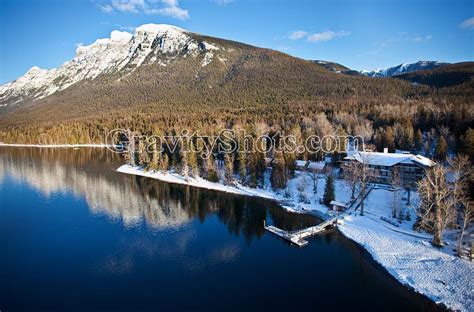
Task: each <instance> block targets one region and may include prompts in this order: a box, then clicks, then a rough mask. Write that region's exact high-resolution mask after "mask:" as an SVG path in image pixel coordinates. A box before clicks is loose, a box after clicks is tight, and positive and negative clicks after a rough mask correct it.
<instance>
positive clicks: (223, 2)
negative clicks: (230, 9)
mask: <svg viewBox="0 0 474 312" xmlns="http://www.w3.org/2000/svg"><path fill="white" fill-rule="evenodd" d="M211 2H214V3H216V4H218V5H228V4H229V3H232V2H234V0H211Z"/></svg>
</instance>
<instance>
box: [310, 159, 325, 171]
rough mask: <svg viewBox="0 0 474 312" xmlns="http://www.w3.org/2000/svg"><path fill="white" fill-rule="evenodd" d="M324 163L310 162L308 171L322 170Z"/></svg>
mask: <svg viewBox="0 0 474 312" xmlns="http://www.w3.org/2000/svg"><path fill="white" fill-rule="evenodd" d="M324 166H326V163H325V162H324V161H310V162H309V165H308V169H311V170H323V169H324Z"/></svg>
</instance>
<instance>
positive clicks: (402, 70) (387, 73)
mask: <svg viewBox="0 0 474 312" xmlns="http://www.w3.org/2000/svg"><path fill="white" fill-rule="evenodd" d="M448 64H449V63H443V62H438V61H419V62H416V63H408V64H400V65H397V66H394V67H389V68H383V69H376V70H372V71H367V70H362V71H361V72H360V73H361V74H363V75H365V76H368V77H393V76H397V75H402V74H408V73H412V72H416V71H420V70H430V69H435V68H438V67H441V66H444V65H448Z"/></svg>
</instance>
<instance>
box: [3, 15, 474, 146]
mask: <svg viewBox="0 0 474 312" xmlns="http://www.w3.org/2000/svg"><path fill="white" fill-rule="evenodd" d="M323 62H324V61H319V62H314V61H307V60H303V59H300V58H297V57H293V56H290V55H288V54H285V53H282V52H279V51H274V50H270V49H265V48H259V47H255V46H251V45H248V44H245V43H240V42H236V41H232V40H227V39H220V38H214V37H209V36H205V35H201V34H197V33H193V32H190V31H186V30H184V29H181V28H178V27H174V26H169V25H154V24H148V25H143V26H140V27H138V28H137V29H136V30H135V32H134V33H133V34H130V33H126V32H117V31H114V32H112V34H111V36H110V38H106V39H99V40H97V41H95V42H94V43H93V44H91V45H88V46H84V47H80V48H78V49H77V53H76V56H75V57H74V58H73V59H72V60H70V61H68V62H66V63H64V64H63V65H62V66H60V67H59V68H56V69H51V70H43V69H39V68H37V67H34V68H32V69H31V70H29V71H28V72H27V73H26V74H25V75H24V76H23V77H20V78H18V79H16V80H15V81H13V82H10V83H8V84H6V85H3V86H1V87H0V99H1V102H0V103H1V105H2V106H1V107H0V142H1V141H3V142H14V143H43V144H46V143H50V144H52V143H76V144H77V143H101V142H104V135H105V134H106V133H108V130H110V129H117V128H125V129H127V128H128V129H133V131H137V132H139V133H147V134H150V133H166V134H168V133H178V132H180V131H182V130H188V129H195V130H196V131H201V132H202V133H214V132H216V131H218V130H219V129H225V128H234V127H236V128H240V129H246V130H248V131H251V132H252V133H261V132H262V131H263V132H264V133H267V132H270V131H271V132H272V133H276V132H278V131H282V132H283V133H292V132H293V131H297V132H298V128H299V131H302V132H304V133H305V134H309V133H323V134H331V133H334V131H338V133H344V132H345V133H364V135H365V136H366V137H367V139H370V138H372V137H373V135H375V134H374V131H377V133H380V131H383V129H385V128H386V127H392V126H393V125H397V127H399V126H400V125H410V123H413V125H412V126H410V127H412V128H413V129H418V128H419V127H422V129H423V131H430V129H431V127H433V126H436V127H439V125H445V126H447V127H450V129H451V130H452V131H455V132H456V135H458V136H459V134H461V133H464V132H465V129H466V128H467V127H469V126H470V125H471V124H472V118H471V117H470V116H471V115H470V114H469V112H470V111H471V110H472V103H473V101H472V99H473V98H474V91H473V90H474V86H473V85H472V83H464V84H462V85H457V86H454V87H450V88H442V89H440V90H433V89H432V88H431V87H430V86H428V85H424V84H421V83H418V84H416V83H413V82H412V81H410V80H408V81H407V80H404V79H394V78H387V79H374V78H371V77H366V76H363V75H359V76H352V75H347V74H345V73H346V72H347V70H346V67H343V66H342V65H339V64H336V63H329V62H324V63H323ZM338 71H341V72H340V73H338ZM396 77H399V76H396ZM440 105H442V106H440ZM419 111H426V113H423V115H420V116H421V117H420V116H418V115H416V114H417V112H419ZM430 111H442V113H439V114H437V115H436V116H431V115H430V114H431V113H429V112H430ZM452 112H456V113H458V114H459V116H461V119H460V118H459V117H458V116H453V117H449V116H451V114H452ZM439 116H448V117H443V118H444V119H442V120H440V119H439ZM455 118H456V120H457V121H456V128H455V127H452V125H451V124H447V121H450V120H455ZM415 123H418V124H415ZM413 129H411V130H413ZM411 130H410V131H411ZM393 131H395V130H393ZM397 131H401V130H400V129H399V130H397ZM407 131H408V130H407ZM377 137H380V135H378V136H377Z"/></svg>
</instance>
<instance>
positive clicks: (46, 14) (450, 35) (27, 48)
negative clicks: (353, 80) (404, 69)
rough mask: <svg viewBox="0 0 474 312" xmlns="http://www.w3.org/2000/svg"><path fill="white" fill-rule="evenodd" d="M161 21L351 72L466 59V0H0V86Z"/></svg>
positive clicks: (469, 14)
mask: <svg viewBox="0 0 474 312" xmlns="http://www.w3.org/2000/svg"><path fill="white" fill-rule="evenodd" d="M145 23H166V24H172V25H177V26H180V27H182V28H185V29H188V30H191V31H194V32H198V33H202V34H206V35H210V36H215V37H221V38H227V39H232V40H236V41H242V42H245V43H249V44H253V45H256V46H260V47H266V48H272V49H277V50H280V51H283V52H285V53H288V54H291V55H294V56H298V57H301V58H305V59H319V60H329V61H335V62H338V63H341V64H343V65H346V66H348V67H350V68H353V69H357V70H360V69H374V68H377V67H379V68H381V67H389V66H394V65H398V64H400V63H405V62H415V61H418V60H440V61H445V62H459V61H472V60H474V3H473V1H472V0H471V1H456V0H451V1H437V0H432V1H428V0H425V1H417V0H411V1H407V0H401V1H400V0H399V1H390V0H380V1H376V0H373V1H368V0H365V1H364V0H361V1H356V0H345V1H338V0H331V1H330V0H327V1H316V0H313V1H311V0H306V1H303V0H301V1H298V0H286V1H278V0H273V1H271V0H233V1H232V0H69V1H64V0H63V1H61V0H44V1H40V0H30V1H27V0H0V83H5V82H7V81H10V80H14V79H15V78H17V77H18V76H20V75H23V74H24V73H25V72H26V71H27V70H28V69H29V68H31V67H32V66H34V65H36V66H39V67H41V68H52V67H57V66H60V65H61V64H62V63H63V62H65V61H67V60H70V59H71V58H73V57H74V55H75V50H76V47H77V45H80V44H90V43H92V42H93V41H95V40H96V39H97V38H105V37H108V36H109V35H110V32H111V31H112V30H114V29H119V30H127V31H129V32H133V28H134V27H136V26H139V25H141V24H145Z"/></svg>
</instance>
